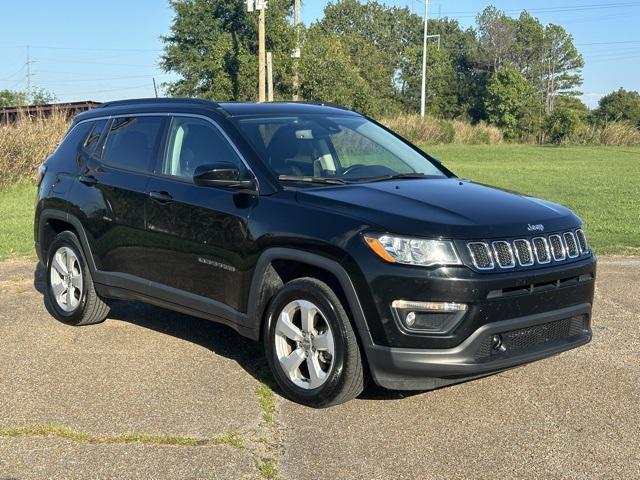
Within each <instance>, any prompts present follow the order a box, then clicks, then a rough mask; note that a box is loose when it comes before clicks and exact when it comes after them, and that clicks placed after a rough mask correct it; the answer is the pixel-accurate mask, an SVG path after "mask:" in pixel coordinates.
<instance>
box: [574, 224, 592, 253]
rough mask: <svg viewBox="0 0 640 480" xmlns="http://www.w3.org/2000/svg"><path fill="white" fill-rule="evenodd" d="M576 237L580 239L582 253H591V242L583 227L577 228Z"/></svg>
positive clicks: (579, 245) (579, 244)
mask: <svg viewBox="0 0 640 480" xmlns="http://www.w3.org/2000/svg"><path fill="white" fill-rule="evenodd" d="M576 238H577V239H578V247H579V248H580V255H586V254H588V253H589V244H588V243H587V237H585V235H584V232H583V231H582V229H581V228H579V229H578V230H576Z"/></svg>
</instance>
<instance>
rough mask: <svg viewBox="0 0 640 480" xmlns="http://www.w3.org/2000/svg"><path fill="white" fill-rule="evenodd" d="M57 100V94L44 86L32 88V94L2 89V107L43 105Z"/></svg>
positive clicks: (0, 100) (0, 102) (0, 101)
mask: <svg viewBox="0 0 640 480" xmlns="http://www.w3.org/2000/svg"><path fill="white" fill-rule="evenodd" d="M29 97H31V98H29ZM55 101H56V96H55V95H54V94H53V93H51V92H48V91H46V90H44V89H42V88H36V89H34V90H32V92H31V95H29V94H28V93H27V92H26V91H18V90H0V107H20V106H25V105H43V104H45V103H53V102H55Z"/></svg>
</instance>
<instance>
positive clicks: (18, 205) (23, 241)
mask: <svg viewBox="0 0 640 480" xmlns="http://www.w3.org/2000/svg"><path fill="white" fill-rule="evenodd" d="M35 194H36V189H35V187H34V186H33V185H32V184H27V183H24V184H19V185H15V186H12V187H8V188H3V189H2V190H0V260H5V259H7V258H10V257H26V256H32V257H34V258H35V251H34V249H33V204H34V201H35Z"/></svg>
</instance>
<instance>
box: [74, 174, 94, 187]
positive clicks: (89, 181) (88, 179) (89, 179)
mask: <svg viewBox="0 0 640 480" xmlns="http://www.w3.org/2000/svg"><path fill="white" fill-rule="evenodd" d="M78 180H79V181H80V183H84V184H85V185H88V186H91V185H95V184H96V183H98V179H97V178H96V177H94V176H93V175H81V176H80V178H79V179H78Z"/></svg>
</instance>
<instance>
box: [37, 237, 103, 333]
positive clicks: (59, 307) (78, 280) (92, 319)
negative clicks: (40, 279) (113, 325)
mask: <svg viewBox="0 0 640 480" xmlns="http://www.w3.org/2000/svg"><path fill="white" fill-rule="evenodd" d="M46 282H47V286H46V289H45V302H46V306H47V309H48V310H49V312H50V313H51V314H52V315H53V316H54V317H55V318H56V319H58V320H60V321H61V322H64V323H68V324H70V325H91V324H94V323H100V322H102V321H103V320H104V319H105V318H107V315H108V314H109V306H108V305H107V303H106V302H105V301H104V300H103V299H102V298H100V296H99V295H98V294H97V293H96V291H95V288H94V286H93V280H92V278H91V272H90V271H89V268H88V267H87V263H86V260H85V258H84V254H83V252H82V248H81V247H80V242H79V241H78V238H77V237H76V236H75V235H74V234H73V233H72V232H62V233H60V234H59V235H57V236H56V238H55V239H54V240H53V242H52V243H51V246H50V247H49V252H48V255H47V272H46Z"/></svg>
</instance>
